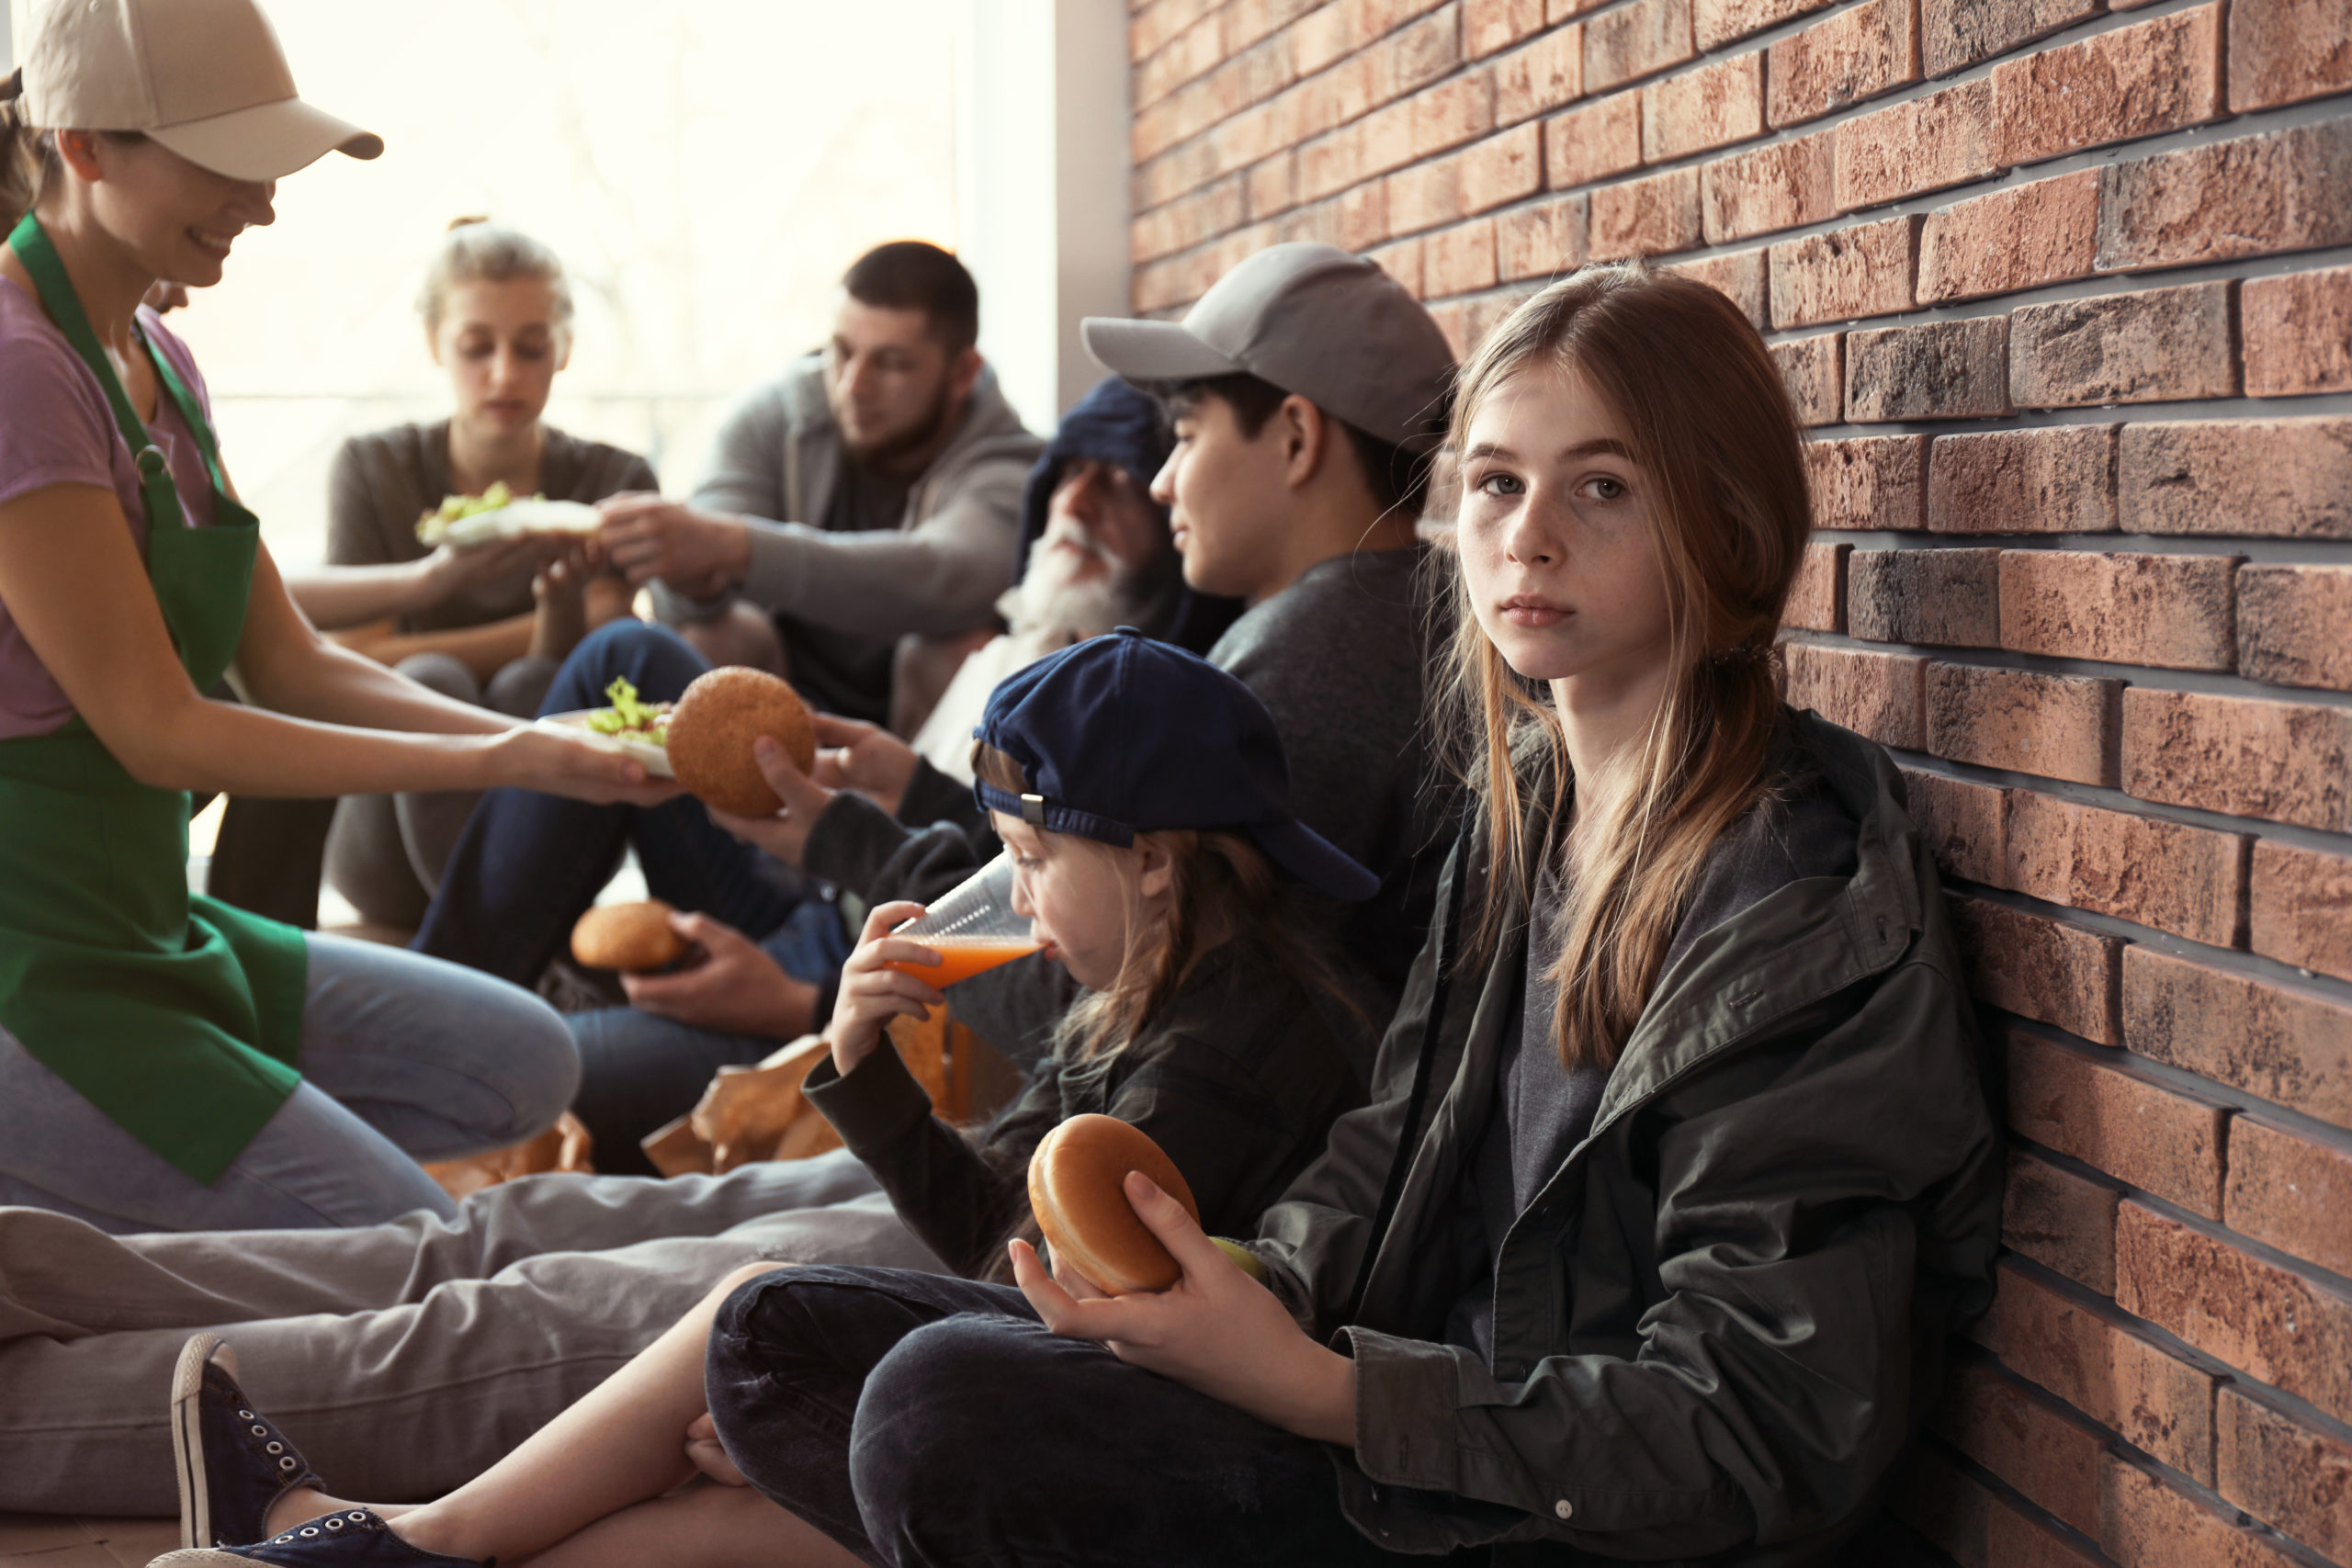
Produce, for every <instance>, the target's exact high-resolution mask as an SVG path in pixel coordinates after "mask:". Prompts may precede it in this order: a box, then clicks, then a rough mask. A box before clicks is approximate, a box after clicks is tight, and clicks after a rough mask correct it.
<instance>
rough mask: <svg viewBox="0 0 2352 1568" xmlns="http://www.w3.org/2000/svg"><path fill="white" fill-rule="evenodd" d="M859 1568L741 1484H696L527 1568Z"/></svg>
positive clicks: (625, 1513)
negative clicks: (670, 1565) (676, 1567)
mask: <svg viewBox="0 0 2352 1568" xmlns="http://www.w3.org/2000/svg"><path fill="white" fill-rule="evenodd" d="M648 1562H677V1563H691V1564H693V1568H861V1565H860V1564H859V1562H858V1560H857V1558H856V1557H855V1556H854V1554H852V1553H851V1552H850V1551H848V1550H847V1549H846V1548H844V1547H843V1546H842V1544H841V1543H840V1542H838V1541H836V1540H833V1539H832V1537H831V1536H829V1535H827V1534H826V1533H825V1532H824V1531H822V1530H820V1529H818V1528H817V1527H816V1526H814V1525H811V1524H809V1523H806V1522H805V1521H803V1520H802V1519H800V1518H799V1517H797V1516H796V1515H793V1514H790V1513H787V1512H786V1511H785V1510H784V1509H782V1508H780V1507H778V1506H776V1505H775V1504H774V1503H771V1502H769V1501H768V1500H767V1499H766V1498H765V1497H763V1496H761V1495H759V1494H758V1493H756V1492H754V1491H752V1489H751V1488H750V1487H748V1486H716V1485H707V1484H706V1485H698V1486H695V1487H691V1488H689V1489H687V1490H685V1491H683V1492H675V1493H672V1494H671V1495H668V1496H666V1497H656V1498H655V1499H654V1500H653V1501H651V1502H650V1503H639V1505H638V1506H635V1507H633V1508H624V1509H622V1510H621V1511H620V1512H619V1513H617V1514H609V1515H606V1516H605V1517H604V1518H601V1519H599V1520H597V1521H596V1522H595V1523H594V1524H593V1525H590V1526H589V1527H588V1528H587V1529H584V1530H582V1531H581V1532H580V1533H579V1534H577V1535H575V1536H573V1537H571V1539H570V1540H563V1541H560V1542H558V1543H557V1544H556V1545H554V1546H552V1547H549V1548H548V1550H547V1551H543V1552H541V1553H539V1555H537V1557H534V1558H532V1559H530V1561H529V1563H528V1568H641V1565H642V1564H644V1563H648Z"/></svg>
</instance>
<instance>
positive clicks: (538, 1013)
mask: <svg viewBox="0 0 2352 1568" xmlns="http://www.w3.org/2000/svg"><path fill="white" fill-rule="evenodd" d="M175 14H176V13H174V12H171V11H170V10H168V9H167V8H159V7H156V6H145V5H137V4H131V3H130V0H86V3H85V0H74V3H72V4H51V5H48V6H45V7H40V8H37V9H36V12H35V19H34V22H33V25H32V27H31V28H30V29H29V31H28V36H27V38H26V39H25V40H24V41H25V44H26V48H25V52H24V54H23V57H22V58H23V59H24V60H25V62H26V64H25V66H24V68H23V70H22V71H21V72H20V73H17V75H16V76H14V77H12V78H9V79H8V80H7V81H6V84H5V85H0V222H6V224H8V225H9V226H11V232H10V233H9V234H8V237H7V242H6V248H5V250H0V823H6V831H5V832H0V1202H7V1203H18V1204H34V1205H38V1206H41V1207H46V1208H51V1209H59V1210H62V1211H64V1212H66V1213H72V1214H76V1215H79V1216H80V1217H82V1218H84V1219H86V1220H88V1221H89V1222H91V1223H92V1224H96V1225H99V1226H102V1227H104V1228H107V1229H109V1230H116V1231H146V1230H192V1229H207V1230H241V1229H249V1228H267V1227H277V1226H302V1225H353V1224H373V1223H375V1222H378V1221H380V1220H386V1219H390V1218H391V1217H393V1216H394V1215H397V1214H401V1213H407V1212H409V1211H411V1210H414V1209H419V1208H424V1209H431V1210H434V1211H435V1212H437V1213H443V1214H448V1213H454V1209H453V1207H452V1205H451V1204H450V1202H449V1201H448V1199H447V1197H446V1196H445V1195H443V1193H442V1192H441V1190H440V1189H439V1188H438V1187H436V1186H435V1184H434V1183H433V1182H432V1181H431V1180H430V1179H427V1178H426V1177H425V1176H424V1172H423V1171H422V1170H421V1169H420V1168H418V1166H417V1164H416V1158H412V1157H411V1156H416V1157H417V1158H424V1159H440V1158H447V1157H450V1156H457V1155H461V1154H465V1153H468V1152H471V1151H476V1150H480V1149H482V1148H485V1147H490V1146H494V1145H498V1144H501V1143H505V1142H510V1141H512V1140H514V1139H516V1138H520V1137H525V1136H527V1135H529V1134H532V1133H534V1132H537V1130H539V1129H540V1128H542V1127H544V1126H546V1125H547V1124H548V1123H549V1122H552V1121H553V1120H554V1119H555V1117H556V1116H557V1115H558V1114H559V1113H560V1111H562V1109H563V1107H564V1105H565V1103H566V1102H567V1100H569V1098H570V1096H571V1090H572V1087H573V1085H574V1084H575V1083H576V1081H577V1079H578V1076H579V1063H578V1058H577V1056H576V1055H575V1054H574V1052H573V1050H572V1047H571V1040H570V1037H569V1035H568V1034H567V1033H566V1032H565V1030H564V1028H563V1025H562V1022H561V1021H560V1019H559V1018H557V1017H556V1016H555V1014H554V1013H553V1012H552V1011H551V1010H548V1008H546V1007H545V1006H543V1005H542V1004H540V1003H539V1002H537V1000H536V999H535V998H531V997H530V996H528V995H527V994H526V993H524V992H522V991H520V990H518V989H516V988H515V987H507V986H503V985H498V984H494V983H492V982H490V981H488V980H487V979H485V978H484V977H482V976H477V975H473V974H470V973H469V972H467V971H464V970H461V969H458V968H456V967H455V966H453V965H449V964H435V963H431V962H429V961H426V960H423V959H419V958H415V957H413V956H411V955H409V954H407V953H396V952H390V951H388V950H385V949H382V948H379V947H374V946H368V945H363V944H360V943H356V942H337V941H335V940H334V939H332V938H326V937H320V936H315V935H312V936H306V935H305V934H304V933H303V932H301V931H297V930H294V929H293V928H291V927H288V926H282V925H278V924H276V923H275V922H272V921H268V920H264V919H258V918H256V917H254V916H252V915H249V914H246V913H244V912H243V911H241V910H239V909H236V908H232V907H230V906H227V905H224V904H220V903H218V902H216V901H213V900H211V899H208V898H203V897H191V896H190V894H189V892H188V888H187V811H188V794H187V792H188V791H190V790H191V789H197V790H206V791H219V792H227V793H235V794H246V795H345V794H356V793H364V792H368V791H379V790H400V789H454V788H481V787H485V786H488V785H492V784H523V785H528V786H531V787H534V788H538V789H547V790H554V791H559V792H561V793H566V794H571V795H581V796H583V797H588V798H594V799H630V800H640V801H646V802H650V801H653V800H656V799H660V798H662V797H663V796H664V795H666V794H667V793H668V792H667V791H666V790H657V789H655V788H654V787H652V786H650V785H649V784H647V783H646V782H645V779H644V773H643V770H642V769H640V768H639V767H637V766H636V765H635V764H625V763H624V761H623V760H621V759H617V758H615V757H612V756H609V755H607V754H605V753H603V752H600V751H597V750H593V749H591V748H589V747H587V746H585V745H582V744H578V743H575V742H571V741H568V740H564V739H558V738H557V737H554V736H552V735H548V734H546V733H543V732H540V731H537V730H534V729H531V728H527V727H526V726H523V725H520V724H518V723H517V722H516V721H515V720H514V719H510V718H507V717H505V716H502V715H498V714H494V713H491V712H488V711H486V710H484V709H481V708H478V707H472V706H469V705H463V704H459V703H454V702H450V701H448V700H447V699H444V698H442V697H438V696H436V695H435V694H432V693H429V692H427V691H425V690H424V689H423V688H421V687H419V686H417V685H415V684H414V683H413V682H408V681H404V680H402V679H401V678H400V677H398V676H397V675H395V674H393V673H392V672H391V671H388V670H386V669H384V668H383V667H382V666H380V665H378V664H376V663H374V662H372V661H370V660H366V659H363V658H360V657H359V656H357V655H356V654H352V653H348V652H345V651H344V650H342V649H337V648H335V647H334V646H332V645H331V644H329V643H326V642H324V641H322V639H321V638H320V637H318V635H317V634H316V633H315V632H313V631H312V629H311V626H310V625H309V623H307V622H306V621H305V620H304V619H303V617H302V615H300V612H299V611H297V610H296V608H295V607H294V605H293V604H292V603H291V602H290V601H289V600H288V596H287V593H286V590H285V587H284V584H283V582H282V581H280V579H279V577H278V573H277V568H276V566H275V565H273V564H272V562H271V560H270V557H269V552H268V550H267V549H266V548H265V547H263V546H262V545H261V543H260V539H259V530H258V527H257V525H256V524H255V520H254V516H253V514H252V513H249V512H247V511H245V509H244V508H243V507H242V506H241V505H239V504H238V502H237V500H236V493H235V490H234V487H233V486H232V485H231V483H230V480H229V477H228V474H227V472H226V470H225V469H224V468H223V467H222V465H221V461H220V449H219V444H218V443H217V441H216V440H215V439H214V436H213V432H212V426H211V420H210V412H209V405H208V402H207V400H206V397H205V390H204V381H203V378H202V377H201V376H199V375H198V372H197V368H196V365H195V362H194V360H193V359H192V358H191V357H190V356H189V355H188V352H187V347H186V346H185V345H184V344H181V343H180V341H179V340H178V339H177V338H176V337H175V336H173V334H172V333H170V332H169V331H168V330H166V329H165V328H164V324H163V321H162V319H161V318H160V317H158V316H157V315H156V314H155V313H154V312H153V310H148V309H146V308H144V307H143V306H142V305H141V299H142V298H143V297H144V296H145V295H146V294H147V292H148V290H149V289H150V288H153V287H154V285H155V284H156V282H157V280H159V279H164V278H169V279H173V280H175V281H178V282H182V283H187V284H189V285H192V286H198V287H203V286H209V285H210V284H213V283H216V282H218V281H219V280H220V275H221V268H222V265H223V264H224V263H225V262H226V260H227V259H228V255H229V252H230V249H231V247H232V245H233V244H234V243H235V242H236V239H237V237H238V235H239V234H240V233H241V232H242V231H243V230H245V229H246V228H247V227H249V226H252V225H254V224H261V223H267V222H269V221H270V220H272V218H273V216H274V214H273V211H272V208H271V198H272V195H273V193H274V190H275V188H276V180H277V177H278V176H279V175H285V174H289V173H291V172H293V171H294V170H296V169H299V168H300V167H302V166H303V165H305V164H309V163H311V162H312V161H313V160H315V159H316V158H318V157H320V156H322V154H323V153H325V152H328V151H329V150H331V149H333V148H335V147H338V146H340V147H342V148H343V149H344V150H345V151H346V152H355V153H356V154H359V155H362V156H372V155H373V154H374V152H376V151H378V150H379V149H380V146H381V143H380V142H379V141H377V140H376V138H374V137H372V136H369V135H368V134H367V133H366V132H364V131H360V130H357V129H356V127H352V126H349V125H345V124H344V123H343V122H342V121H340V120H335V119H334V118H332V117H329V116H327V115H324V114H322V113H321V112H320V111H319V110H317V109H314V108H311V107H309V106H307V105H305V104H304V103H302V102H301V100H300V99H299V98H297V97H295V96H293V87H292V82H291V77H290V75H289V74H288V71H287V68H286V62H285V60H284V58H283V56H282V55H281V54H280V53H279V51H278V47H277V39H276V37H275V36H274V35H273V34H272V33H271V31H270V28H269V24H268V22H267V21H266V19H265V18H264V17H262V15H261V13H260V12H259V11H258V10H257V9H255V8H254V6H252V5H251V3H250V0H213V4H211V5H209V6H207V8H206V10H205V13H204V16H205V20H204V25H203V27H202V28H198V29H196V30H195V31H190V30H189V29H187V28H177V29H176V30H175V29H173V28H170V27H168V26H167V25H166V24H167V23H169V22H170V19H171V17H173V16H174V15H175ZM159 106H168V107H167V108H165V107H159ZM180 117H184V118H180ZM226 672H233V673H234V675H235V677H236V679H237V681H238V683H239V684H240V686H241V687H242V688H243V691H244V693H245V694H246V695H247V696H248V697H249V698H250V699H251V704H252V705H236V704H228V703H220V702H212V701H208V700H207V699H206V698H205V697H204V696H202V695H201V694H202V693H203V692H204V691H206V690H207V689H208V688H209V687H210V686H212V684H213V683H214V682H216V681H218V680H219V679H220V677H221V676H222V675H223V674H224V673H226Z"/></svg>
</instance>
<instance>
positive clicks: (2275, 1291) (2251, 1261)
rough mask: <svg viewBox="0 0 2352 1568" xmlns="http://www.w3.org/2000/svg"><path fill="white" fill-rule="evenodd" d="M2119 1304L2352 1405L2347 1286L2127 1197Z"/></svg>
mask: <svg viewBox="0 0 2352 1568" xmlns="http://www.w3.org/2000/svg"><path fill="white" fill-rule="evenodd" d="M2115 1301H2116V1304H2117V1305H2118V1306H2120V1307H2121V1308H2122V1309H2123V1310H2124V1311H2126V1312H2130V1313H2136V1314H2139V1315H2140V1316H2142V1317H2144V1318H2146V1319H2147V1320H2148V1321H2149V1322H2151V1323H2154V1324H2155V1325H2158V1326H2159V1327H2161V1328H2164V1329H2166V1330H2168V1331H2169V1332H2171V1333H2173V1334H2176V1335H2177V1336H2179V1337H2181V1338H2182V1339H2185V1340H2187V1341H2188V1343H2189V1344H2191V1345H2193V1346H2195V1347H2196V1348H2198V1349H2199V1350H2202V1351H2204V1352H2205V1353H2206V1354H2207V1355H2209V1356H2211V1357H2212V1358H2214V1359H2216V1360H2219V1361H2222V1362H2224V1363H2226V1364H2227V1365H2229V1366H2232V1367H2234V1368H2236V1369H2237V1370H2238V1371H2242V1372H2245V1373H2246V1374H2247V1375H2248V1376H2250V1377H2254V1378H2256V1379H2259V1380H2260V1381H2261V1382H2267V1383H2269V1384H2271V1385H2272V1386H2273V1387H2275V1388H2278V1389H2283V1390H2284V1391H2286V1392H2287V1393H2291V1394H2293V1395H2294V1396H2295V1397H2296V1398H2298V1399H2301V1400H2306V1401H2308V1402H2309V1403H2311V1404H2315V1405H2317V1406H2318V1407H2319V1408H2320V1409H2322V1410H2324V1411H2325V1412H2327V1413H2328V1414H2329V1415H2331V1416H2336V1417H2337V1418H2338V1419H2341V1418H2342V1417H2343V1416H2344V1414H2345V1412H2346V1411H2347V1410H2352V1295H2346V1293H2345V1292H2343V1291H2341V1290H2339V1289H2336V1288H2335V1287H2333V1286H2330V1285H2326V1284H2323V1283H2321V1282H2320V1281H2319V1280H2313V1279H2307V1278H2305V1277H2304V1276H2302V1275H2301V1274H2296V1273H2291V1272H2290V1271H2289V1270H2287V1269H2281V1268H2279V1267H2278V1265H2276V1264H2273V1263H2266V1262H2264V1261H2263V1260H2262V1259H2260V1258H2256V1257H2255V1256H2254V1255H2253V1254H2251V1253H2247V1252H2243V1251H2240V1250H2239V1249H2238V1248H2237V1247H2232V1246H2231V1245H2230V1244H2229V1243H2227V1242H2225V1241H2220V1240H2216V1239H2215V1238H2214V1237H2211V1236H2209V1235H2204V1234H2202V1233H2201V1232H2199V1231H2195V1230H2191V1229H2190V1228H2189V1227H2188V1226H2187V1225H2185V1224H2181V1223H2180V1222H2179V1221H2177V1220H2170V1219H2166V1218H2165V1216H2163V1215H2161V1214H2159V1213H2155V1212H2154V1210H2151V1209H2146V1208H2143V1207H2142V1206H2141V1205H2140V1204H2138V1203H2136V1202H2126V1203H2125V1204H2123V1205H2122V1207H2121V1208H2120V1209H2118V1210H2117V1211H2116V1215H2115ZM2217 1469H2218V1466H2217Z"/></svg>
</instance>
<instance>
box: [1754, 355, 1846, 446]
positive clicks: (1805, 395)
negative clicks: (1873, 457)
mask: <svg viewBox="0 0 2352 1568" xmlns="http://www.w3.org/2000/svg"><path fill="white" fill-rule="evenodd" d="M1845 341H1846V338H1845V334H1844V333H1822V334H1821V335H1820V336H1819V337H1801V338H1797V339H1794V340H1793V341H1790V342H1783V343H1776V344H1770V345H1768V346H1769V347H1770V350H1771V355H1772V363H1773V364H1774V365H1776V366H1778V367H1780V371H1781V382H1782V383H1783V384H1784V385H1785V386H1786V387H1787V388H1788V389H1789V406H1790V407H1791V408H1792V409H1793V410H1794V411H1795V412H1796V416H1797V423H1799V424H1802V425H1804V426H1807V427H1808V428H1810V427H1812V426H1814V425H1819V424H1838V423H1842V422H1843V421H1844V419H1845V417H1846V409H1845V403H1846V353H1845Z"/></svg>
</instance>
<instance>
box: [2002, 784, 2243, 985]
mask: <svg viewBox="0 0 2352 1568" xmlns="http://www.w3.org/2000/svg"><path fill="white" fill-rule="evenodd" d="M2004 841H2005V842H2006V843H2007V853H2008V862H2007V876H2006V877H2005V878H2004V880H2003V881H2002V883H2001V886H2004V887H2010V888H2014V889H2016V890H2017V891H2018V892H2019V893H2026V894H2030V895H2031V896H2033V897H2036V898H2041V899H2045V900H2047V901H2048V902H2050V903H2052V904H2064V905H2067V906H2069V907H2070V908H2077V909H2089V910H2093V911H2095V912H2097V913H2098V914H2102V915H2112V916H2114V917H2115V918H2116V919H2123V920H2131V921H2134V922H2136V923H2137V924H2140V925H2143V926H2153V927H2154V928H2155V929H2156V930H2158V931H2171V932H2172V933H2173V934H2175V935H2176V936H2185V937H2188V938H2189V939H2190V940H2192V941H2195V942H2208V943H2211V945H2213V946H2215V947H2227V946H2229V945H2231V943H2232V942H2233V941H2234V940H2235V938H2236V934H2237V923H2238V901H2239V898H2240V897H2241V896H2242V895H2243V894H2244V893H2245V881H2246V874H2245V839H2244V838H2243V837H2242V836H2241V835H2239V834H2236V833H2218V832H2215V831H2213V830H2212V829H2210V828H2192V827H2189V826H2188V825H2186V824H2184V823H2179V822H2165V821H2162V820H2159V819H2157V818H2152V817H2135V816H2132V815H2131V814H2130V813H2128V812H2121V811H2106V810H2101V809H2100V808H2099V807H2093V806H2079V805H2076V804H2075V803H2073V802H2071V801H2065V800H2061V799H2059V798H2057V797H2056V796H2054V795H2041V794H2038V793H2036V792H2034V791H2032V790H2015V791H2012V792H2011V793H2010V795H2009V797H2008V822H2007V830H2006V833H2005V835H2004Z"/></svg>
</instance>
